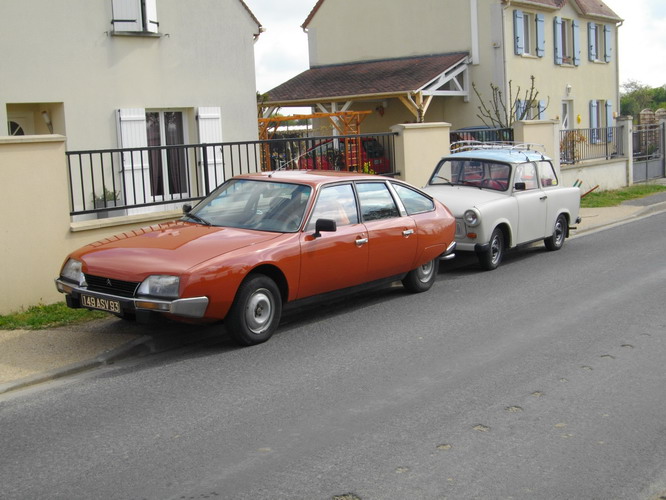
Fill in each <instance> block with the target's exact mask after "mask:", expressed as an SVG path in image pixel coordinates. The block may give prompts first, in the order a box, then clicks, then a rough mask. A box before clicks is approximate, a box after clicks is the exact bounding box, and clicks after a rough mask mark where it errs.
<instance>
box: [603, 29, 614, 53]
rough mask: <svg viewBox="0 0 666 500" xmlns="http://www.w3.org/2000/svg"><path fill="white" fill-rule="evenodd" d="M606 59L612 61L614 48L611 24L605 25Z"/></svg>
mask: <svg viewBox="0 0 666 500" xmlns="http://www.w3.org/2000/svg"><path fill="white" fill-rule="evenodd" d="M604 42H605V43H604V61H606V62H610V60H611V52H612V50H613V46H612V37H611V27H610V26H609V25H607V24H606V25H604Z"/></svg>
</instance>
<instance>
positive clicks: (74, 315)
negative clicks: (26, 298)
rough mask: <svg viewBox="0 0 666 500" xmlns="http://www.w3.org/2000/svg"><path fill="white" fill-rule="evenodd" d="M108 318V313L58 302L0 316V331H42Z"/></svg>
mask: <svg viewBox="0 0 666 500" xmlns="http://www.w3.org/2000/svg"><path fill="white" fill-rule="evenodd" d="M108 317H109V315H108V313H105V312H102V311H89V310H87V309H70V308H69V307H67V305H66V304H65V303H64V302H58V303H56V304H50V305H37V306H32V307H29V308H28V309H26V310H24V311H19V312H16V313H13V314H7V315H5V316H3V315H0V330H43V329H44V328H55V327H58V326H65V325H71V324H74V323H83V322H85V321H90V320H93V319H99V318H108Z"/></svg>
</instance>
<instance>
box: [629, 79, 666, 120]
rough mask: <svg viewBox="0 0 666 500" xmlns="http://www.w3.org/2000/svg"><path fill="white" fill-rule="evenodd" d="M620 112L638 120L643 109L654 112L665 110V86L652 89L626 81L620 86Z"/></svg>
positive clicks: (633, 81) (638, 83)
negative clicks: (660, 109)
mask: <svg viewBox="0 0 666 500" xmlns="http://www.w3.org/2000/svg"><path fill="white" fill-rule="evenodd" d="M621 89H622V90H621V92H620V112H621V113H622V114H623V115H627V116H633V117H634V118H638V115H639V114H640V112H641V111H643V110H644V109H651V110H653V111H656V110H657V109H659V108H666V85H663V86H661V87H657V88H652V87H650V86H648V85H645V84H643V83H641V82H638V81H636V80H628V81H626V82H625V83H623V84H622V85H621Z"/></svg>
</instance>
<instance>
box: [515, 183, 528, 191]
mask: <svg viewBox="0 0 666 500" xmlns="http://www.w3.org/2000/svg"><path fill="white" fill-rule="evenodd" d="M513 189H514V190H515V191H525V183H524V182H516V183H515V184H514V185H513Z"/></svg>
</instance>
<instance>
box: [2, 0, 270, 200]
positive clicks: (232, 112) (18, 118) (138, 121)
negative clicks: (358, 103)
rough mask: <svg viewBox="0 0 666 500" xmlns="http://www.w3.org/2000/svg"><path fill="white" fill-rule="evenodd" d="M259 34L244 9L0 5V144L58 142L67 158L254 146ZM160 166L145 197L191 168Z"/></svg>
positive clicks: (35, 2)
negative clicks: (9, 140) (55, 138)
mask: <svg viewBox="0 0 666 500" xmlns="http://www.w3.org/2000/svg"><path fill="white" fill-rule="evenodd" d="M261 31H262V27H261V24H260V23H259V21H258V20H257V19H256V18H255V16H254V15H253V14H252V12H251V11H250V10H249V8H248V7H247V5H246V4H245V3H244V2H243V1H242V0H225V1H220V0H197V1H196V2H183V1H181V0H95V1H90V0H70V1H68V2H64V3H63V2H53V1H51V0H21V1H18V2H13V1H12V2H0V46H2V47H3V55H2V62H1V63H0V124H1V125H2V128H0V135H33V134H37V135H38V134H50V133H55V134H62V135H64V136H66V138H67V149H68V150H70V151H72V150H93V149H110V148H121V147H122V148H129V147H147V146H164V145H173V144H188V143H197V142H202V143H203V142H206V143H215V142H221V141H223V140H224V141H247V140H254V139H256V138H257V122H256V84H255V68H254V43H255V40H256V39H257V37H258V36H259V34H260V33H261ZM5 127H6V128H5ZM3 128H4V130H3ZM134 167H135V169H136V168H137V167H136V165H135V166H134ZM140 167H141V168H143V170H144V171H145V170H146V169H147V166H146V165H142V166H140ZM163 167H164V169H167V171H164V172H162V171H159V172H157V171H154V172H151V173H150V178H149V182H148V183H147V184H148V187H147V191H148V192H147V193H145V196H148V197H151V196H152V197H153V198H154V196H155V194H156V193H158V194H161V193H165V194H173V191H174V190H177V189H178V185H177V184H174V183H169V181H168V179H169V177H170V176H171V177H173V174H174V173H173V172H170V171H168V169H184V168H189V167H187V166H185V165H183V164H182V162H180V163H179V162H173V161H172V162H169V164H168V165H166V164H165V165H164V166H163ZM124 173H125V176H126V178H125V179H124V181H125V183H128V182H129V181H130V180H131V181H132V182H134V179H130V177H127V176H128V170H127V169H124ZM115 175H116V176H117V177H118V176H120V177H122V176H121V174H119V173H118V172H116V174H115ZM147 176H148V174H146V178H147ZM115 180H116V181H118V183H119V185H120V183H122V181H123V179H122V178H119V179H115ZM153 198H151V199H153Z"/></svg>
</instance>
